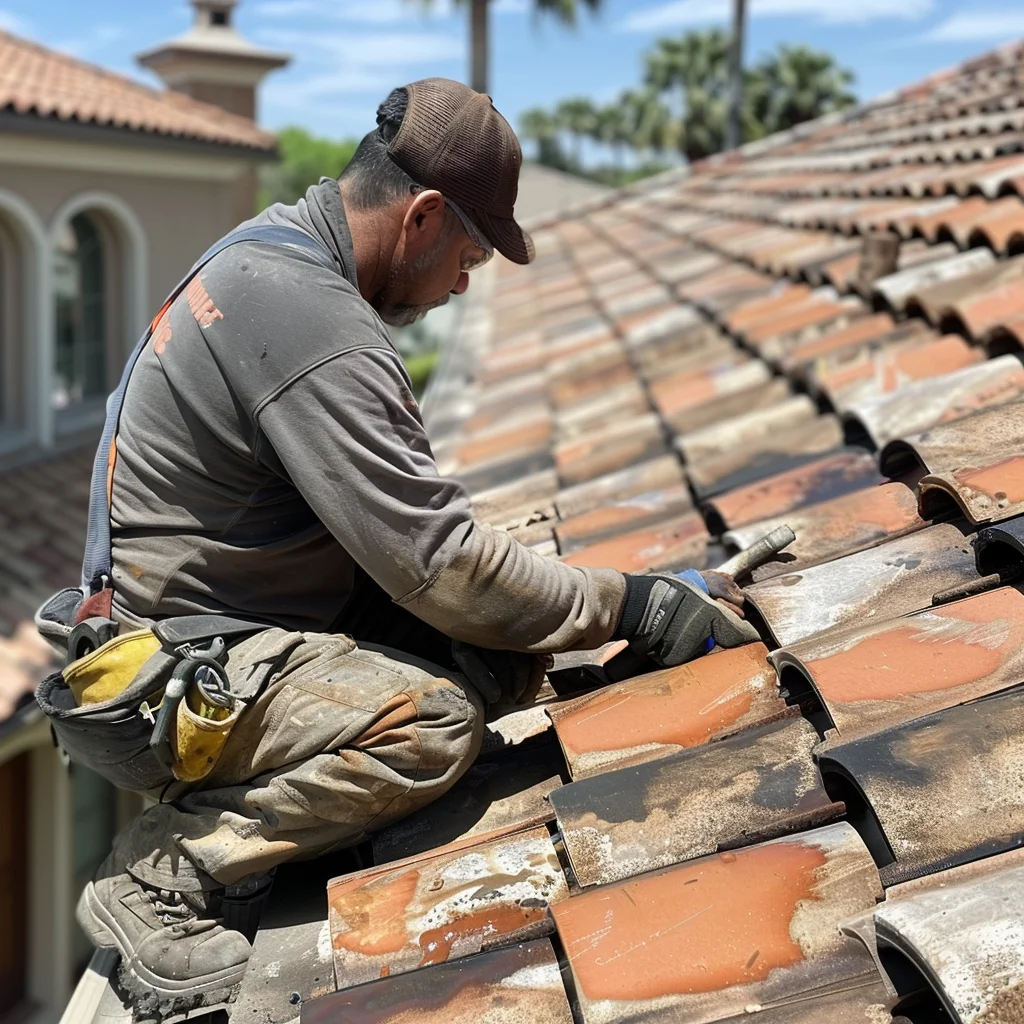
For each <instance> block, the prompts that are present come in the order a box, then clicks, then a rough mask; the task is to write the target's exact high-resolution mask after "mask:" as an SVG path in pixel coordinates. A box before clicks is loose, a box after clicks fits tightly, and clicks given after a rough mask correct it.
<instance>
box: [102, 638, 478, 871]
mask: <svg viewBox="0 0 1024 1024" xmlns="http://www.w3.org/2000/svg"><path fill="white" fill-rule="evenodd" d="M227 672H228V677H229V679H230V680H231V681H232V684H233V685H235V686H236V688H237V689H238V690H241V689H242V688H243V687H244V686H245V685H246V684H249V685H250V686H251V683H252V681H253V679H254V674H257V675H262V676H263V677H265V680H266V681H265V683H264V684H263V688H262V690H261V691H260V693H259V695H258V696H257V697H256V698H255V699H254V700H253V701H252V702H251V704H250V706H249V707H247V709H246V710H245V711H244V712H243V714H242V716H241V718H240V719H239V721H238V722H237V724H236V725H235V727H234V729H233V730H232V732H231V734H230V736H229V737H228V740H227V743H226V744H225V746H224V749H223V751H222V753H221V755H220V757H219V759H218V761H217V763H216V766H215V768H214V769H213V771H212V772H211V773H210V775H208V776H207V777H206V778H205V779H204V780H203V781H202V782H201V783H196V784H191V785H186V784H183V783H175V784H174V785H173V786H172V787H170V788H169V789H168V790H167V791H166V792H165V793H163V794H161V798H162V801H163V802H161V803H160V804H158V805H157V806H156V807H152V808H150V809H149V810H147V811H146V812H145V813H144V814H142V815H141V816H140V817H139V818H137V819H136V820H135V821H134V822H132V823H131V824H130V825H129V826H128V828H126V829H125V830H124V831H123V832H122V833H121V834H120V835H119V836H118V837H117V839H116V840H115V846H114V855H113V858H112V863H113V864H115V865H117V867H116V870H123V869H124V868H125V867H127V869H128V870H129V871H131V873H132V874H133V875H135V876H136V877H137V878H139V879H140V880H142V881H144V882H146V883H148V884H150V885H154V886H157V887H159V888H162V889H170V890H179V891H190V890H192V891H195V890H197V889H208V888H213V887H215V886H216V885H233V884H236V883H238V882H239V881H241V880H243V879H245V878H246V877H247V876H249V875H253V874H258V873H262V872H265V871H267V870H268V869H270V868H272V867H274V866H276V865H278V864H281V863H283V862H284V861H287V860H293V859H302V858H310V857H315V856H318V855H320V854H324V853H327V852H329V851H331V850H336V849H340V848H342V847H345V846H351V845H353V844H355V843H357V842H359V841H360V840H361V839H362V838H363V837H365V836H366V835H367V834H368V833H369V832H370V831H372V830H375V829H379V828H382V827H383V826H385V825H388V824H389V823H391V822H394V821H397V820H398V819H400V818H402V817H404V816H405V815H407V814H410V813H411V812H412V811H414V810H416V809H417V808H419V807H422V806H423V805H424V804H427V803H429V802H430V801H432V800H435V799H436V798H437V797H439V796H440V795H441V794H442V793H444V792H445V791H446V790H447V789H449V788H450V787H451V786H452V785H453V783H454V782H455V781H456V780H457V779H458V778H459V777H460V776H461V775H462V773H463V772H464V771H465V770H466V769H467V768H468V767H469V765H470V764H471V763H472V761H473V759H474V758H475V757H476V754H477V753H478V751H479V749H480V742H481V739H482V735H483V724H484V711H483V706H482V703H481V701H480V698H479V696H478V695H477V694H476V692H475V691H474V690H473V689H472V687H470V686H468V685H467V684H466V683H464V682H462V681H461V678H460V677H459V676H458V675H457V674H455V673H453V672H450V671H447V670H445V669H442V668H439V667H438V666H436V665H433V664H431V663H429V662H426V661H422V660H420V659H417V658H415V657H413V656H410V655H405V654H402V653H400V652H398V651H394V650H390V651H389V650H387V649H384V648H376V649H367V647H365V646H364V647H359V646H357V645H356V643H355V642H354V641H353V640H352V639H351V638H350V637H348V636H342V635H332V634H323V633H294V632H287V631H286V630H283V629H267V630H264V631H263V632H261V633H258V634H256V635H255V636H254V637H252V638H250V639H248V640H245V641H243V642H241V643H239V644H237V645H236V646H234V647H233V648H232V649H231V651H230V654H229V657H228V662H227Z"/></svg>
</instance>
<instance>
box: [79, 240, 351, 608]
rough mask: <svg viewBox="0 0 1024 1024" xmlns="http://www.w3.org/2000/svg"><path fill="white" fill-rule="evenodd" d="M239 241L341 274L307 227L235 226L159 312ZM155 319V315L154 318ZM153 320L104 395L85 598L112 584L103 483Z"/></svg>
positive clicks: (92, 493) (107, 505)
mask: <svg viewBox="0 0 1024 1024" xmlns="http://www.w3.org/2000/svg"><path fill="white" fill-rule="evenodd" d="M239 242H268V243H270V244H272V245H279V246H281V247H282V248H285V249H292V250H294V251H299V252H302V253H305V254H307V255H309V256H312V257H313V259H314V260H316V262H317V263H319V264H320V265H321V266H323V267H326V268H327V269H328V270H334V271H335V272H336V273H339V274H340V273H341V268H340V267H339V265H338V263H337V261H336V260H335V259H334V257H333V256H332V255H331V254H330V252H329V251H328V250H327V248H326V247H325V246H324V245H323V244H322V243H321V242H318V241H317V240H316V239H315V238H313V237H312V236H311V235H307V234H306V232H305V231H300V230H299V229H298V228H289V227H283V226H278V225H274V224H255V225H252V226H250V227H245V228H239V229H238V230H237V231H233V232H232V233H231V234H229V235H225V236H224V237H223V238H222V239H221V240H220V241H219V242H216V243H215V244H214V245H213V246H212V247H211V248H210V249H208V250H207V251H206V252H205V253H203V255H202V256H201V257H200V258H199V260H198V261H197V263H196V264H195V266H194V267H192V269H191V270H190V271H189V272H188V274H186V275H185V277H183V278H182V279H181V281H180V282H179V283H178V285H177V287H176V288H175V289H174V290H173V291H172V292H171V294H170V295H169V296H168V298H167V301H166V302H165V303H164V305H163V309H162V310H161V312H162V311H163V310H166V309H168V308H169V307H170V305H171V303H173V302H174V300H175V299H176V298H177V297H178V296H179V295H180V294H181V293H182V292H183V291H184V290H185V288H186V287H187V286H188V283H189V282H190V281H191V280H192V278H194V277H195V276H196V274H198V273H199V271H200V270H202V269H203V267H205V266H206V264H207V263H209V262H210V260H212V259H213V258H214V256H217V255H218V254H219V253H222V252H223V251H224V250H225V249H227V248H229V247H230V246H232V245H237V244H238V243H239ZM159 319H160V316H159V315H158V316H157V317H156V320H159ZM156 320H154V322H153V324H150V326H149V328H148V329H147V330H146V332H145V334H143V335H142V337H141V338H140V339H139V343H138V344H137V345H136V346H135V349H134V351H133V352H132V354H131V355H130V356H129V357H128V362H127V363H126V364H125V367H124V372H123V373H122V374H121V380H120V383H119V384H118V385H117V389H116V390H115V391H114V392H113V394H112V395H111V396H110V397H109V398H108V399H107V418H106V422H105V423H104V425H103V433H102V435H101V436H100V443H99V447H98V448H97V449H96V459H95V461H94V462H93V467H92V486H91V490H90V493H89V524H88V532H87V534H86V542H85V558H84V559H83V561H82V591H83V593H84V594H85V595H86V596H88V595H89V594H95V593H98V592H99V591H100V590H103V589H104V588H105V587H107V586H109V584H110V566H111V562H112V560H113V558H112V555H111V551H110V501H109V495H108V487H107V481H108V476H109V474H111V473H112V470H113V455H114V438H115V437H116V436H117V428H118V423H119V422H120V419H121V408H122V407H123V405H124V396H125V392H126V391H127V390H128V381H129V379H130V378H131V375H132V370H134V369H135V364H136V363H137V362H138V361H139V356H140V355H142V351H143V349H145V347H146V344H147V342H148V341H149V339H150V337H151V335H152V333H153V326H154V324H155V323H156Z"/></svg>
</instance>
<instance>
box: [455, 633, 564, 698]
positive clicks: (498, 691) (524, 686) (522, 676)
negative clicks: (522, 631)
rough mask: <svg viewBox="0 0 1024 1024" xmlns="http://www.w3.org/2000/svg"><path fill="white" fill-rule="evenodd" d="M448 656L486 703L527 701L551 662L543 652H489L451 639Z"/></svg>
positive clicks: (532, 696) (533, 694) (539, 684)
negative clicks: (453, 659) (450, 656)
mask: <svg viewBox="0 0 1024 1024" xmlns="http://www.w3.org/2000/svg"><path fill="white" fill-rule="evenodd" d="M452 656H453V657H454V658H455V663H456V664H457V665H458V666H459V669H460V670H461V671H462V674H463V675H464V676H465V677H466V678H467V679H468V680H469V681H470V683H472V684H473V686H474V687H475V688H476V689H477V691H478V692H479V694H480V696H481V697H483V699H484V703H485V704H488V705H491V704H529V703H530V702H531V701H532V700H533V699H534V697H536V696H537V691H538V690H540V688H541V685H542V684H543V682H544V673H545V671H546V670H547V669H548V668H549V667H550V665H551V659H550V657H548V656H547V655H541V654H520V653H519V652H518V651H491V650H488V649H487V648H485V647H475V646H474V645H473V644H467V643H463V642H462V641H461V640H453V641H452Z"/></svg>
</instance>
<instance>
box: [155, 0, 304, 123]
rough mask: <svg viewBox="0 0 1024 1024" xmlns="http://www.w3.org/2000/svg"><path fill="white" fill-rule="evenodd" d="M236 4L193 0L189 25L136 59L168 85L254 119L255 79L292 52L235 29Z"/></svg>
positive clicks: (283, 62)
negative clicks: (257, 42) (251, 38)
mask: <svg viewBox="0 0 1024 1024" xmlns="http://www.w3.org/2000/svg"><path fill="white" fill-rule="evenodd" d="M237 6H238V0H192V7H193V9H194V11H195V22H194V23H193V25H192V27H191V28H190V29H189V30H188V31H187V32H186V33H185V34H184V35H181V36H178V37H177V38H176V39H171V40H169V41H168V42H166V43H162V44H161V45H159V46H157V47H154V48H153V49H152V50H147V51H146V52H145V53H140V54H139V55H138V56H137V57H136V60H138V62H139V63H140V64H141V65H142V66H143V67H144V68H149V69H150V70H151V71H155V72H156V73H157V74H158V75H159V76H160V77H161V78H162V79H163V81H164V82H165V83H166V85H167V86H168V87H169V88H171V89H174V90H176V91H177V92H183V93H185V95H187V96H191V97H193V98H194V99H197V100H203V101H204V102H205V103H213V104H215V105H216V106H218V107H222V108H223V109H224V110H227V111H230V112H231V113H232V114H240V115H241V116H242V117H248V118H250V119H251V120H253V121H255V120H256V119H257V113H258V111H257V103H256V93H257V89H258V87H259V84H260V82H261V81H262V79H263V77H264V75H266V74H267V73H268V72H270V71H273V70H275V69H276V68H283V67H284V66H285V65H286V64H288V63H289V62H290V60H291V57H290V55H289V54H286V53H275V52H274V51H272V50H264V49H262V48H261V47H259V46H255V45H254V44H253V43H250V42H249V41H248V40H247V39H244V38H243V37H242V36H241V35H239V34H238V32H237V31H236V30H235V27H234V24H233V21H234V15H235V8H236V7H237Z"/></svg>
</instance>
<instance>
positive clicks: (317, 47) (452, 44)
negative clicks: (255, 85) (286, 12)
mask: <svg viewBox="0 0 1024 1024" xmlns="http://www.w3.org/2000/svg"><path fill="white" fill-rule="evenodd" d="M271 40H272V41H273V43H274V45H276V46H279V47H283V48H285V49H289V50H292V51H294V52H301V53H302V54H303V61H302V66H301V70H302V71H303V72H304V73H303V74H296V73H295V72H293V73H292V74H289V75H284V76H281V77H274V78H271V79H270V80H268V82H267V84H266V86H265V87H264V89H265V93H264V95H265V102H266V103H267V105H268V106H271V107H276V108H279V109H281V110H285V109H287V110H302V111H303V112H304V113H306V114H308V113H309V112H310V111H311V110H312V109H318V110H322V111H326V110H329V109H332V108H334V107H335V106H341V105H344V104H346V102H347V103H351V100H352V98H353V97H355V96H360V95H367V94H372V98H373V104H372V107H371V110H370V114H371V115H372V108H375V107H376V104H377V103H378V102H380V100H382V99H383V98H384V96H386V95H387V93H388V92H390V91H391V89H393V88H394V87H395V86H396V85H400V84H401V83H402V82H406V81H409V80H410V79H414V78H420V77H423V75H424V74H432V73H435V72H438V73H444V72H445V71H448V72H450V70H451V69H450V68H448V67H445V66H442V67H441V68H438V67H437V65H439V64H440V65H447V64H448V63H449V62H451V61H461V60H463V59H464V56H465V40H464V39H463V38H462V37H461V36H454V35H447V34H444V33H440V32H327V33H324V32H312V31H310V32H305V31H298V30H286V31H278V32H275V33H274V34H273V35H272V36H268V41H271ZM296 71H298V69H296ZM371 123H372V119H371Z"/></svg>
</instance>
